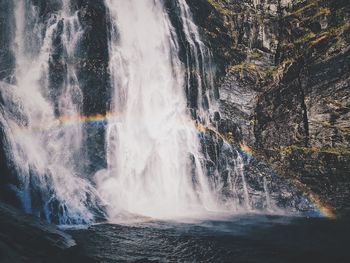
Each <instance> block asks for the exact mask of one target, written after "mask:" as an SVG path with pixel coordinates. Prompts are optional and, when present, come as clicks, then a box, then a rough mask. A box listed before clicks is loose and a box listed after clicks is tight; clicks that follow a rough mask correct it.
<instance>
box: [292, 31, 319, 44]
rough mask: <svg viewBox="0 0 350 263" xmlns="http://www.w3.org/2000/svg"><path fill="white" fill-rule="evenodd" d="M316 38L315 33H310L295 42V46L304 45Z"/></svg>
mask: <svg viewBox="0 0 350 263" xmlns="http://www.w3.org/2000/svg"><path fill="white" fill-rule="evenodd" d="M315 37H316V35H315V34H314V33H313V32H308V33H306V34H305V35H303V36H302V37H301V38H298V39H297V40H296V41H295V44H303V43H306V42H309V41H310V40H311V39H313V38H315Z"/></svg>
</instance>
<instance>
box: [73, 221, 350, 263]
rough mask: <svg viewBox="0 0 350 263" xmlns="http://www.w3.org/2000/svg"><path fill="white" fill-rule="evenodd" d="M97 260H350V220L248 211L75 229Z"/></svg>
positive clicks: (77, 235) (85, 249)
mask: <svg viewBox="0 0 350 263" xmlns="http://www.w3.org/2000/svg"><path fill="white" fill-rule="evenodd" d="M70 233H71V234H72V235H73V236H74V237H75V238H76V239H77V241H78V243H79V244H80V246H81V248H82V250H83V253H84V254H87V255H88V256H89V257H91V258H93V259H95V260H96V261H97V262H279V263H280V262H336V263H339V262H350V220H349V219H348V218H347V219H344V218H343V219H339V220H329V219H325V218H297V217H280V216H264V215H245V216H239V217H234V218H226V219H225V220H208V221H197V222H188V223H178V222H153V221H148V222H137V223H133V224H101V225H94V226H92V227H90V228H89V229H85V230H71V231H70Z"/></svg>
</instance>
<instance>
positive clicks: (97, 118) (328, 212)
mask: <svg viewBox="0 0 350 263" xmlns="http://www.w3.org/2000/svg"><path fill="white" fill-rule="evenodd" d="M111 122H113V123H115V122H121V120H120V114H116V113H106V114H95V115H90V116H84V115H76V116H61V117H58V118H57V119H54V120H52V121H50V122H47V123H45V124H44V125H37V126H32V127H31V128H30V129H29V128H27V127H21V128H19V129H18V130H19V131H18V130H17V132H15V134H16V135H17V134H18V133H23V132H42V131H44V130H52V129H57V128H61V127H69V126H73V125H81V124H88V125H93V126H100V125H106V124H107V123H111ZM191 126H192V127H193V128H194V129H195V130H196V131H197V132H199V133H207V132H209V133H211V134H214V135H215V136H217V137H218V138H221V139H222V140H223V141H225V142H226V143H228V144H231V143H230V142H229V141H228V140H227V138H226V137H225V136H224V135H223V134H221V133H219V132H218V131H216V130H215V129H213V128H211V127H208V126H205V125H203V124H201V123H199V122H197V121H191ZM239 149H240V151H241V152H242V153H244V154H245V155H247V156H248V157H250V158H254V157H253V155H254V151H253V149H252V148H250V147H249V146H248V145H246V144H244V143H241V144H240V145H239ZM292 184H293V185H294V186H295V187H297V188H298V189H300V190H302V191H303V192H304V194H305V195H306V196H307V197H308V199H309V200H310V201H311V202H312V203H313V204H314V206H315V207H316V208H317V210H318V211H319V213H320V215H322V216H324V217H327V218H330V219H335V218H336V215H335V213H334V211H333V209H332V207H331V206H329V205H327V204H325V203H324V202H323V201H322V200H321V198H320V197H318V196H317V195H316V194H314V193H312V192H311V191H309V190H307V189H306V188H305V187H304V186H303V185H302V184H300V183H299V182H292Z"/></svg>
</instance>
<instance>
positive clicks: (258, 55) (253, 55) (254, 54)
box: [249, 50, 262, 59]
mask: <svg viewBox="0 0 350 263" xmlns="http://www.w3.org/2000/svg"><path fill="white" fill-rule="evenodd" d="M249 57H250V58H251V59H259V58H261V57H262V54H261V53H260V52H258V51H256V50H254V51H253V52H252V53H250V56H249Z"/></svg>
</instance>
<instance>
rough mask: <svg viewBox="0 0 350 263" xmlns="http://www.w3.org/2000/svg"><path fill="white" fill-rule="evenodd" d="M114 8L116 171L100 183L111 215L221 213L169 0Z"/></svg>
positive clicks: (112, 134) (111, 149) (111, 133)
mask: <svg viewBox="0 0 350 263" xmlns="http://www.w3.org/2000/svg"><path fill="white" fill-rule="evenodd" d="M106 4H107V7H108V9H109V13H110V18H111V23H112V25H113V28H112V31H111V35H112V38H111V41H110V56H111V58H110V71H111V76H112V80H113V83H112V84H113V87H114V98H113V108H112V112H113V113H114V115H115V119H114V121H110V123H109V124H108V137H107V146H108V169H107V171H102V172H100V173H98V174H97V176H96V180H97V181H98V186H99V192H100V193H101V195H102V196H103V197H104V199H105V200H106V201H107V203H108V204H109V205H110V210H109V212H110V215H111V217H114V216H117V215H118V214H119V213H121V212H129V213H134V214H140V215H144V216H152V217H157V218H173V217H177V216H188V215H195V214H197V213H201V212H203V211H206V210H212V209H216V208H217V202H216V200H215V199H216V198H215V194H214V193H213V191H212V189H211V187H210V185H209V182H208V179H207V177H206V176H205V174H204V171H203V170H202V166H201V163H200V158H201V154H200V152H199V139H198V136H197V131H196V130H195V126H194V124H193V122H192V120H191V118H190V117H189V114H188V110H187V107H186V97H185V94H184V85H185V83H184V79H185V78H184V71H185V70H186V69H185V67H184V65H183V64H182V63H181V62H180V60H179V58H178V53H179V50H178V44H177V41H178V40H177V39H176V34H175V33H174V29H173V28H172V25H171V23H170V21H169V18H168V14H167V13H166V12H165V10H164V6H163V4H162V1H151V2H150V1H148V0H131V1H123V0H117V1H115V0H113V1H112V0H107V1H106ZM181 4H182V5H183V4H185V2H181ZM184 19H188V18H184ZM187 23H188V21H187ZM188 30H190V29H188ZM188 34H190V33H188ZM193 41H194V40H193ZM198 64H199V63H198Z"/></svg>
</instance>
